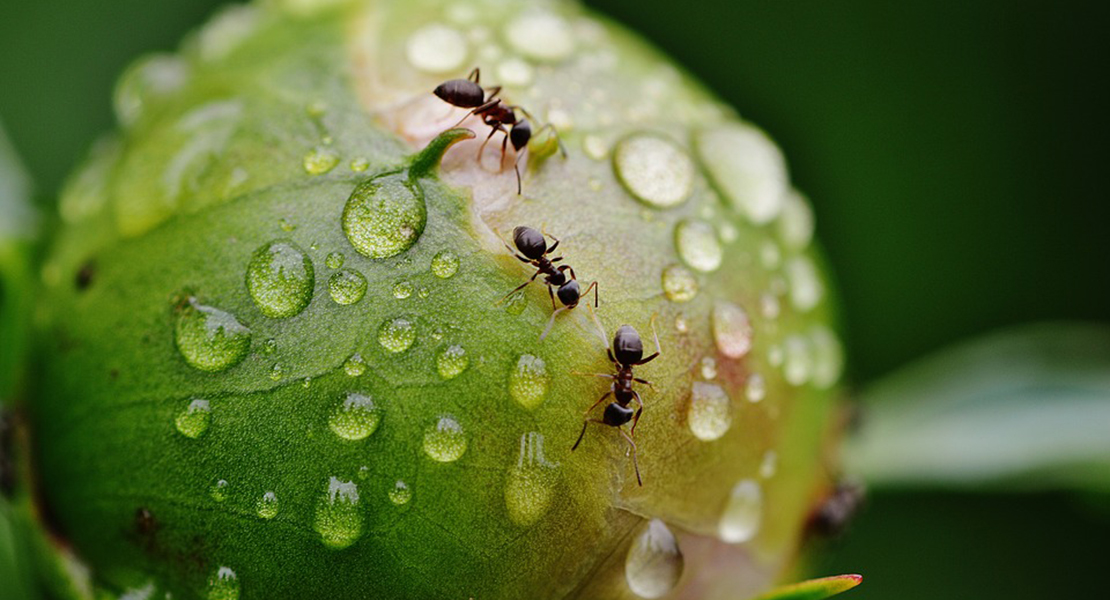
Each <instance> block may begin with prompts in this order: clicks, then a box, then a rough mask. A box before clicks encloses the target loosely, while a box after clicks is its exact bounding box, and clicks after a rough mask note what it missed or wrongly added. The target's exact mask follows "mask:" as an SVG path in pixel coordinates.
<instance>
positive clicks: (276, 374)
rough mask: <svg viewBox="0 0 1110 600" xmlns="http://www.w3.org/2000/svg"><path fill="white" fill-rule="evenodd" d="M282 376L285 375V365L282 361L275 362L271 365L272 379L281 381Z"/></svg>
mask: <svg viewBox="0 0 1110 600" xmlns="http://www.w3.org/2000/svg"><path fill="white" fill-rule="evenodd" d="M282 377H285V367H283V366H282V365H281V363H274V365H273V366H272V367H270V379H271V380H273V381H281V378H282Z"/></svg>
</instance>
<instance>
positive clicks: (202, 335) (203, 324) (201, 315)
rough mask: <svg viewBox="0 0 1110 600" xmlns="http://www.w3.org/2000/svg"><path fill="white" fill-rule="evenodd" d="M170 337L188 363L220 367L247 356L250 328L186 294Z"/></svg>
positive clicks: (213, 368)
mask: <svg viewBox="0 0 1110 600" xmlns="http://www.w3.org/2000/svg"><path fill="white" fill-rule="evenodd" d="M174 341H175V342H176V344H177V349H178V351H179V352H181V356H182V357H183V358H184V359H185V362H187V363H189V365H190V366H192V367H194V368H196V369H200V370H201V371H224V370H226V369H229V368H231V367H233V366H235V365H237V364H239V363H240V362H241V361H242V360H243V359H244V358H245V357H246V356H247V351H248V350H249V349H250V345H251V331H250V329H247V328H246V327H245V326H243V325H242V324H241V323H239V321H237V320H236V319H235V317H234V316H232V315H231V313H227V312H224V311H222V310H220V309H218V308H213V307H211V306H205V305H203V304H200V303H199V302H197V300H196V298H189V300H188V303H187V304H186V305H185V306H183V307H181V309H180V311H179V312H178V315H177V323H176V324H175V327H174Z"/></svg>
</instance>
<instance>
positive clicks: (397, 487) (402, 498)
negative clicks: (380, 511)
mask: <svg viewBox="0 0 1110 600" xmlns="http://www.w3.org/2000/svg"><path fill="white" fill-rule="evenodd" d="M409 500H412V488H410V487H409V485H408V484H407V483H405V482H404V481H401V480H400V479H398V480H397V482H396V483H394V484H393V487H392V488H390V490H389V501H390V502H392V503H394V504H396V505H397V506H401V505H403V504H408V503H409Z"/></svg>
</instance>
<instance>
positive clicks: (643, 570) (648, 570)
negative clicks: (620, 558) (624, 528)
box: [624, 519, 685, 598]
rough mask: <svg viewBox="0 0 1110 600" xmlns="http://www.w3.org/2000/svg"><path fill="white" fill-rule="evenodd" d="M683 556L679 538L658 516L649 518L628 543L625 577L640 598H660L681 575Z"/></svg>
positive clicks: (683, 564) (629, 587)
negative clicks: (629, 543) (679, 546)
mask: <svg viewBox="0 0 1110 600" xmlns="http://www.w3.org/2000/svg"><path fill="white" fill-rule="evenodd" d="M684 566H685V560H684V559H683V557H682V551H681V550H680V549H679V548H678V540H676V539H675V537H674V534H673V533H671V530H670V529H668V528H667V526H666V524H664V523H663V521H660V520H659V519H652V520H651V521H648V522H647V523H646V524H645V525H644V527H643V529H642V530H641V531H640V533H639V535H637V536H636V537H635V539H633V540H632V545H630V546H629V547H628V556H627V557H626V558H625V560H624V578H625V580H627V581H628V589H630V590H632V593H634V594H636V595H637V596H639V597H641V598H662V597H663V596H665V595H667V592H670V591H671V590H672V589H674V587H675V585H677V584H678V580H679V578H681V577H682V569H683V567H684Z"/></svg>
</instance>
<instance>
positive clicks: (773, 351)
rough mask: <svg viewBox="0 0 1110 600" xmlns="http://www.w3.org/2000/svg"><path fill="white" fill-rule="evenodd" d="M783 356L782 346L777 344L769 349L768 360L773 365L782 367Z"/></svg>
mask: <svg viewBox="0 0 1110 600" xmlns="http://www.w3.org/2000/svg"><path fill="white" fill-rule="evenodd" d="M782 358H783V356H782V346H780V345H778V344H775V345H774V346H771V347H770V348H768V349H767V362H768V363H770V365H771V366H772V367H781V366H782Z"/></svg>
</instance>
